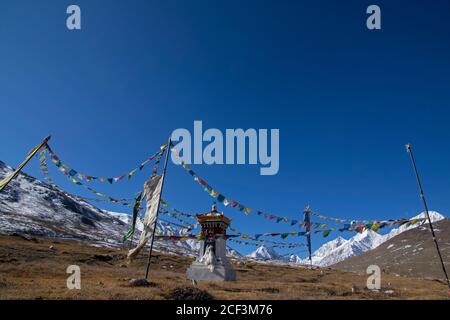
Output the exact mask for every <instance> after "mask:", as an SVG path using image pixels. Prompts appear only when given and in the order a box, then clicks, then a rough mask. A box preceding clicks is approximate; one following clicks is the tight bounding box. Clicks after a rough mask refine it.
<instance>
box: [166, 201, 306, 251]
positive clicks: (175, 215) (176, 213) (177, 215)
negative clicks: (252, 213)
mask: <svg viewBox="0 0 450 320" xmlns="http://www.w3.org/2000/svg"><path fill="white" fill-rule="evenodd" d="M160 203H161V205H162V206H163V207H165V208H169V209H170V210H172V211H173V212H169V211H168V210H167V209H164V208H160V212H161V213H163V214H166V215H169V216H170V217H172V218H176V219H180V220H179V221H180V222H181V221H183V222H182V223H187V224H189V223H188V222H186V221H184V220H181V217H182V216H183V217H189V218H191V219H196V215H195V214H189V213H186V212H183V211H181V210H179V209H177V208H175V207H173V206H171V205H170V204H169V203H167V202H166V201H165V200H163V199H161V200H160ZM196 225H198V224H196ZM228 230H230V231H231V232H233V233H234V235H229V236H230V237H240V238H242V239H248V240H252V241H256V242H258V243H259V244H263V243H271V244H275V245H290V246H294V247H296V246H304V244H303V243H301V244H299V243H284V242H276V241H270V240H266V239H264V240H260V239H257V238H256V237H254V236H250V235H247V234H244V233H240V232H239V231H238V230H237V229H236V228H233V227H228Z"/></svg>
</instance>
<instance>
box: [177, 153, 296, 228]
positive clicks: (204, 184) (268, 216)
mask: <svg viewBox="0 0 450 320" xmlns="http://www.w3.org/2000/svg"><path fill="white" fill-rule="evenodd" d="M171 151H172V152H173V153H174V154H175V156H176V157H177V158H178V159H179V161H180V163H181V167H182V168H183V169H184V170H185V171H186V172H187V173H189V175H191V176H192V177H194V181H196V182H197V183H198V184H199V185H201V186H202V187H203V190H204V191H205V192H206V193H208V194H209V195H210V196H211V197H213V198H214V199H215V200H216V202H219V203H222V204H223V205H224V206H229V205H231V207H232V208H236V209H238V210H239V211H240V212H242V213H244V214H246V215H249V214H251V213H252V212H256V214H257V215H258V216H262V217H264V218H265V219H268V220H274V221H275V222H277V223H279V222H285V223H289V224H290V225H291V226H294V225H298V226H299V227H304V224H303V222H299V221H298V220H294V219H289V218H286V217H280V216H276V215H273V214H269V213H264V212H262V211H258V210H254V209H252V208H250V207H248V206H245V205H244V204H242V203H239V202H237V201H235V200H232V199H230V198H228V197H226V196H225V195H223V194H222V193H220V192H218V191H216V190H215V189H214V188H213V187H211V185H209V184H208V183H207V182H206V181H205V180H204V179H202V178H201V177H199V176H198V175H197V174H196V173H195V172H194V171H193V170H192V169H191V168H190V167H189V166H188V165H187V164H186V163H185V162H184V161H183V160H182V159H181V157H180V156H179V153H178V150H177V149H176V148H171Z"/></svg>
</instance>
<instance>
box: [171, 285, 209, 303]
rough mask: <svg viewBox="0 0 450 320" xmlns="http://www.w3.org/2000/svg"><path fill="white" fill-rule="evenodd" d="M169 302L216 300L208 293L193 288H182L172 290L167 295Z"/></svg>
mask: <svg viewBox="0 0 450 320" xmlns="http://www.w3.org/2000/svg"><path fill="white" fill-rule="evenodd" d="M165 298H166V299H169V300H214V297H213V296H211V295H210V294H209V293H208V292H207V291H205V290H200V289H198V288H192V287H181V288H175V289H173V290H171V291H170V292H169V293H168V294H166V295H165Z"/></svg>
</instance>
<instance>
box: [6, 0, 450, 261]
mask: <svg viewBox="0 0 450 320" xmlns="http://www.w3.org/2000/svg"><path fill="white" fill-rule="evenodd" d="M72 3H74V4H78V5H79V6H80V7H81V10H82V30H81V31H75V32H74V31H69V30H67V29H66V26H65V24H66V21H65V20H66V13H65V11H66V8H67V6H68V5H69V4H72ZM374 3H376V4H378V5H379V6H380V7H381V9H382V30H381V31H369V30H367V29H366V27H365V20H366V14H365V11H366V8H367V6H368V5H370V4H374ZM449 39H450V4H449V2H448V1H444V0H441V1H437V0H436V1H432V2H430V1H370V2H369V1H206V0H205V1H198V0H192V1H191V0H189V1H147V0H145V1H144V0H141V1H124V0H123V1H100V0H96V1H92V0H89V1H85V0H74V1H71V2H68V1H61V0H54V1H31V0H30V1H23V0H17V1H8V2H7V3H4V4H2V6H1V8H0V41H1V45H0V108H1V126H0V135H1V144H0V146H1V148H0V150H1V151H0V159H1V160H3V161H5V162H7V163H8V164H10V165H13V166H15V165H17V164H18V163H20V162H21V161H22V159H23V157H24V155H25V154H26V152H27V151H28V150H29V149H30V147H32V146H33V145H35V144H36V143H38V142H39V141H40V140H41V139H42V138H43V137H44V136H46V135H47V134H52V135H53V138H52V140H51V145H52V146H53V148H54V150H55V151H56V152H57V153H58V154H59V155H60V157H61V158H62V159H63V160H65V161H66V162H67V163H69V164H72V165H73V166H74V167H75V168H77V169H79V170H80V171H86V172H87V173H93V174H97V175H99V176H110V175H115V174H119V173H122V172H126V171H127V170H128V169H131V168H133V167H134V166H135V165H136V164H138V163H139V162H140V161H142V160H144V159H145V157H146V156H148V155H149V154H151V153H152V152H154V150H155V149H157V148H158V147H159V146H160V145H161V144H162V143H164V142H165V141H166V140H167V137H168V136H169V134H170V133H171V132H172V131H173V130H174V129H176V128H188V129H192V126H193V121H194V120H203V124H204V126H205V127H206V128H211V127H213V128H219V129H222V130H225V129H226V128H244V129H245V128H279V129H280V137H281V143H280V148H281V149H280V171H279V173H278V175H276V176H260V175H259V167H257V166H249V165H244V166H217V165H216V166H209V167H208V166H205V165H203V166H202V165H200V166H193V168H194V169H195V170H196V171H197V172H198V174H199V175H201V176H203V177H204V178H205V179H206V180H207V181H208V182H210V184H211V185H212V186H214V187H216V188H217V189H218V190H219V191H221V192H222V193H224V194H225V195H227V196H230V197H233V198H236V200H238V201H241V202H242V203H244V204H246V205H248V206H250V207H252V208H255V209H261V210H264V211H268V212H273V213H275V214H279V215H284V216H287V217H290V218H295V217H300V215H301V212H302V210H303V208H304V207H305V206H306V205H310V206H311V207H312V208H313V209H315V210H318V211H320V212H322V213H323V214H328V215H332V216H338V217H344V218H359V219H375V218H379V219H383V218H400V217H409V216H412V215H415V214H417V213H419V212H420V211H421V209H422V207H421V203H420V201H419V198H418V191H417V187H416V184H415V180H414V177H413V173H412V171H411V166H410V162H409V159H408V155H407V154H406V152H405V148H404V144H405V143H408V142H410V143H412V144H413V147H414V149H415V151H416V157H417V162H418V165H419V168H420V170H421V172H422V174H423V178H424V186H425V191H426V194H427V197H428V200H429V204H430V207H431V208H432V209H434V210H438V211H440V212H442V213H444V214H447V215H448V213H449V212H450V196H449V192H450V170H449V163H450V148H449V139H450V130H448V122H449V119H450V111H449V102H450V90H449V88H450V59H449V57H450V42H449ZM50 168H51V170H52V175H53V176H54V177H56V178H57V179H56V180H57V181H58V182H59V183H60V184H61V185H62V186H64V187H65V188H66V189H67V190H68V191H71V192H76V193H78V194H83V195H88V194H86V193H85V192H83V191H82V190H80V189H78V188H77V187H76V186H74V185H72V184H71V183H70V182H68V181H67V179H65V178H64V177H62V178H61V177H60V176H59V174H58V173H57V172H55V171H54V170H53V168H52V167H51V166H50ZM26 171H27V172H29V173H31V174H33V175H35V176H37V177H42V176H41V175H40V173H39V171H38V165H37V161H35V162H34V163H32V164H31V165H30V166H29V167H27V169H26ZM149 173H150V170H149V168H148V169H147V171H146V172H145V173H144V174H141V175H139V176H136V179H134V180H132V181H131V182H122V183H119V184H117V185H114V186H107V185H102V184H95V185H93V187H97V188H98V189H99V190H100V191H104V192H105V193H109V194H112V195H114V196H117V197H123V196H125V197H127V196H129V195H130V194H132V193H134V192H135V191H138V189H139V188H140V186H142V183H143V182H144V180H145V178H146V177H147V176H148V175H149ZM164 198H166V199H167V200H168V201H169V202H171V203H172V204H173V205H175V206H177V207H179V208H180V209H184V210H186V211H190V212H194V213H195V212H204V211H206V210H208V209H209V207H210V205H211V203H212V198H210V197H209V195H207V194H206V193H205V192H203V191H202V189H201V188H200V187H199V186H198V185H197V184H196V183H195V182H193V181H192V179H191V177H190V176H188V175H187V174H186V173H185V172H184V171H183V170H182V169H181V168H178V167H175V166H174V165H171V166H170V167H169V173H168V180H167V184H166V189H165V190H164ZM107 208H108V209H112V210H116V211H120V210H123V207H121V206H107ZM221 209H223V208H222V207H221ZM225 212H226V214H227V215H229V216H230V217H231V218H232V219H233V226H235V227H236V228H239V229H240V230H242V231H243V232H247V233H258V232H275V231H295V230H298V229H295V228H289V227H288V226H287V225H286V224H282V223H280V224H274V223H273V222H269V221H266V220H264V219H262V218H261V217H257V216H256V215H252V216H250V217H245V216H243V215H242V214H241V213H239V212H238V211H236V210H233V209H226V210H225ZM337 235H339V233H334V234H331V235H330V236H329V238H327V239H326V240H330V239H332V238H333V237H336V236H337ZM344 236H346V237H348V236H350V234H344ZM277 240H279V239H277ZM298 240H303V239H301V238H300V239H299V238H288V239H287V241H298ZM323 241H324V239H322V238H321V236H316V237H314V239H313V246H314V248H317V247H318V246H319V245H320V244H321V243H323ZM237 249H239V250H240V251H242V252H244V253H247V252H249V251H250V250H251V249H252V248H244V247H239V246H238V247H237Z"/></svg>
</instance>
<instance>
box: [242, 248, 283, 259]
mask: <svg viewBox="0 0 450 320" xmlns="http://www.w3.org/2000/svg"><path fill="white" fill-rule="evenodd" d="M247 257H249V258H252V259H257V260H278V259H280V258H281V256H280V255H279V254H278V253H277V252H276V251H275V250H274V249H273V248H269V247H266V246H265V245H261V246H259V247H258V248H257V249H256V250H255V251H253V252H252V253H250V254H248V255H247Z"/></svg>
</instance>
